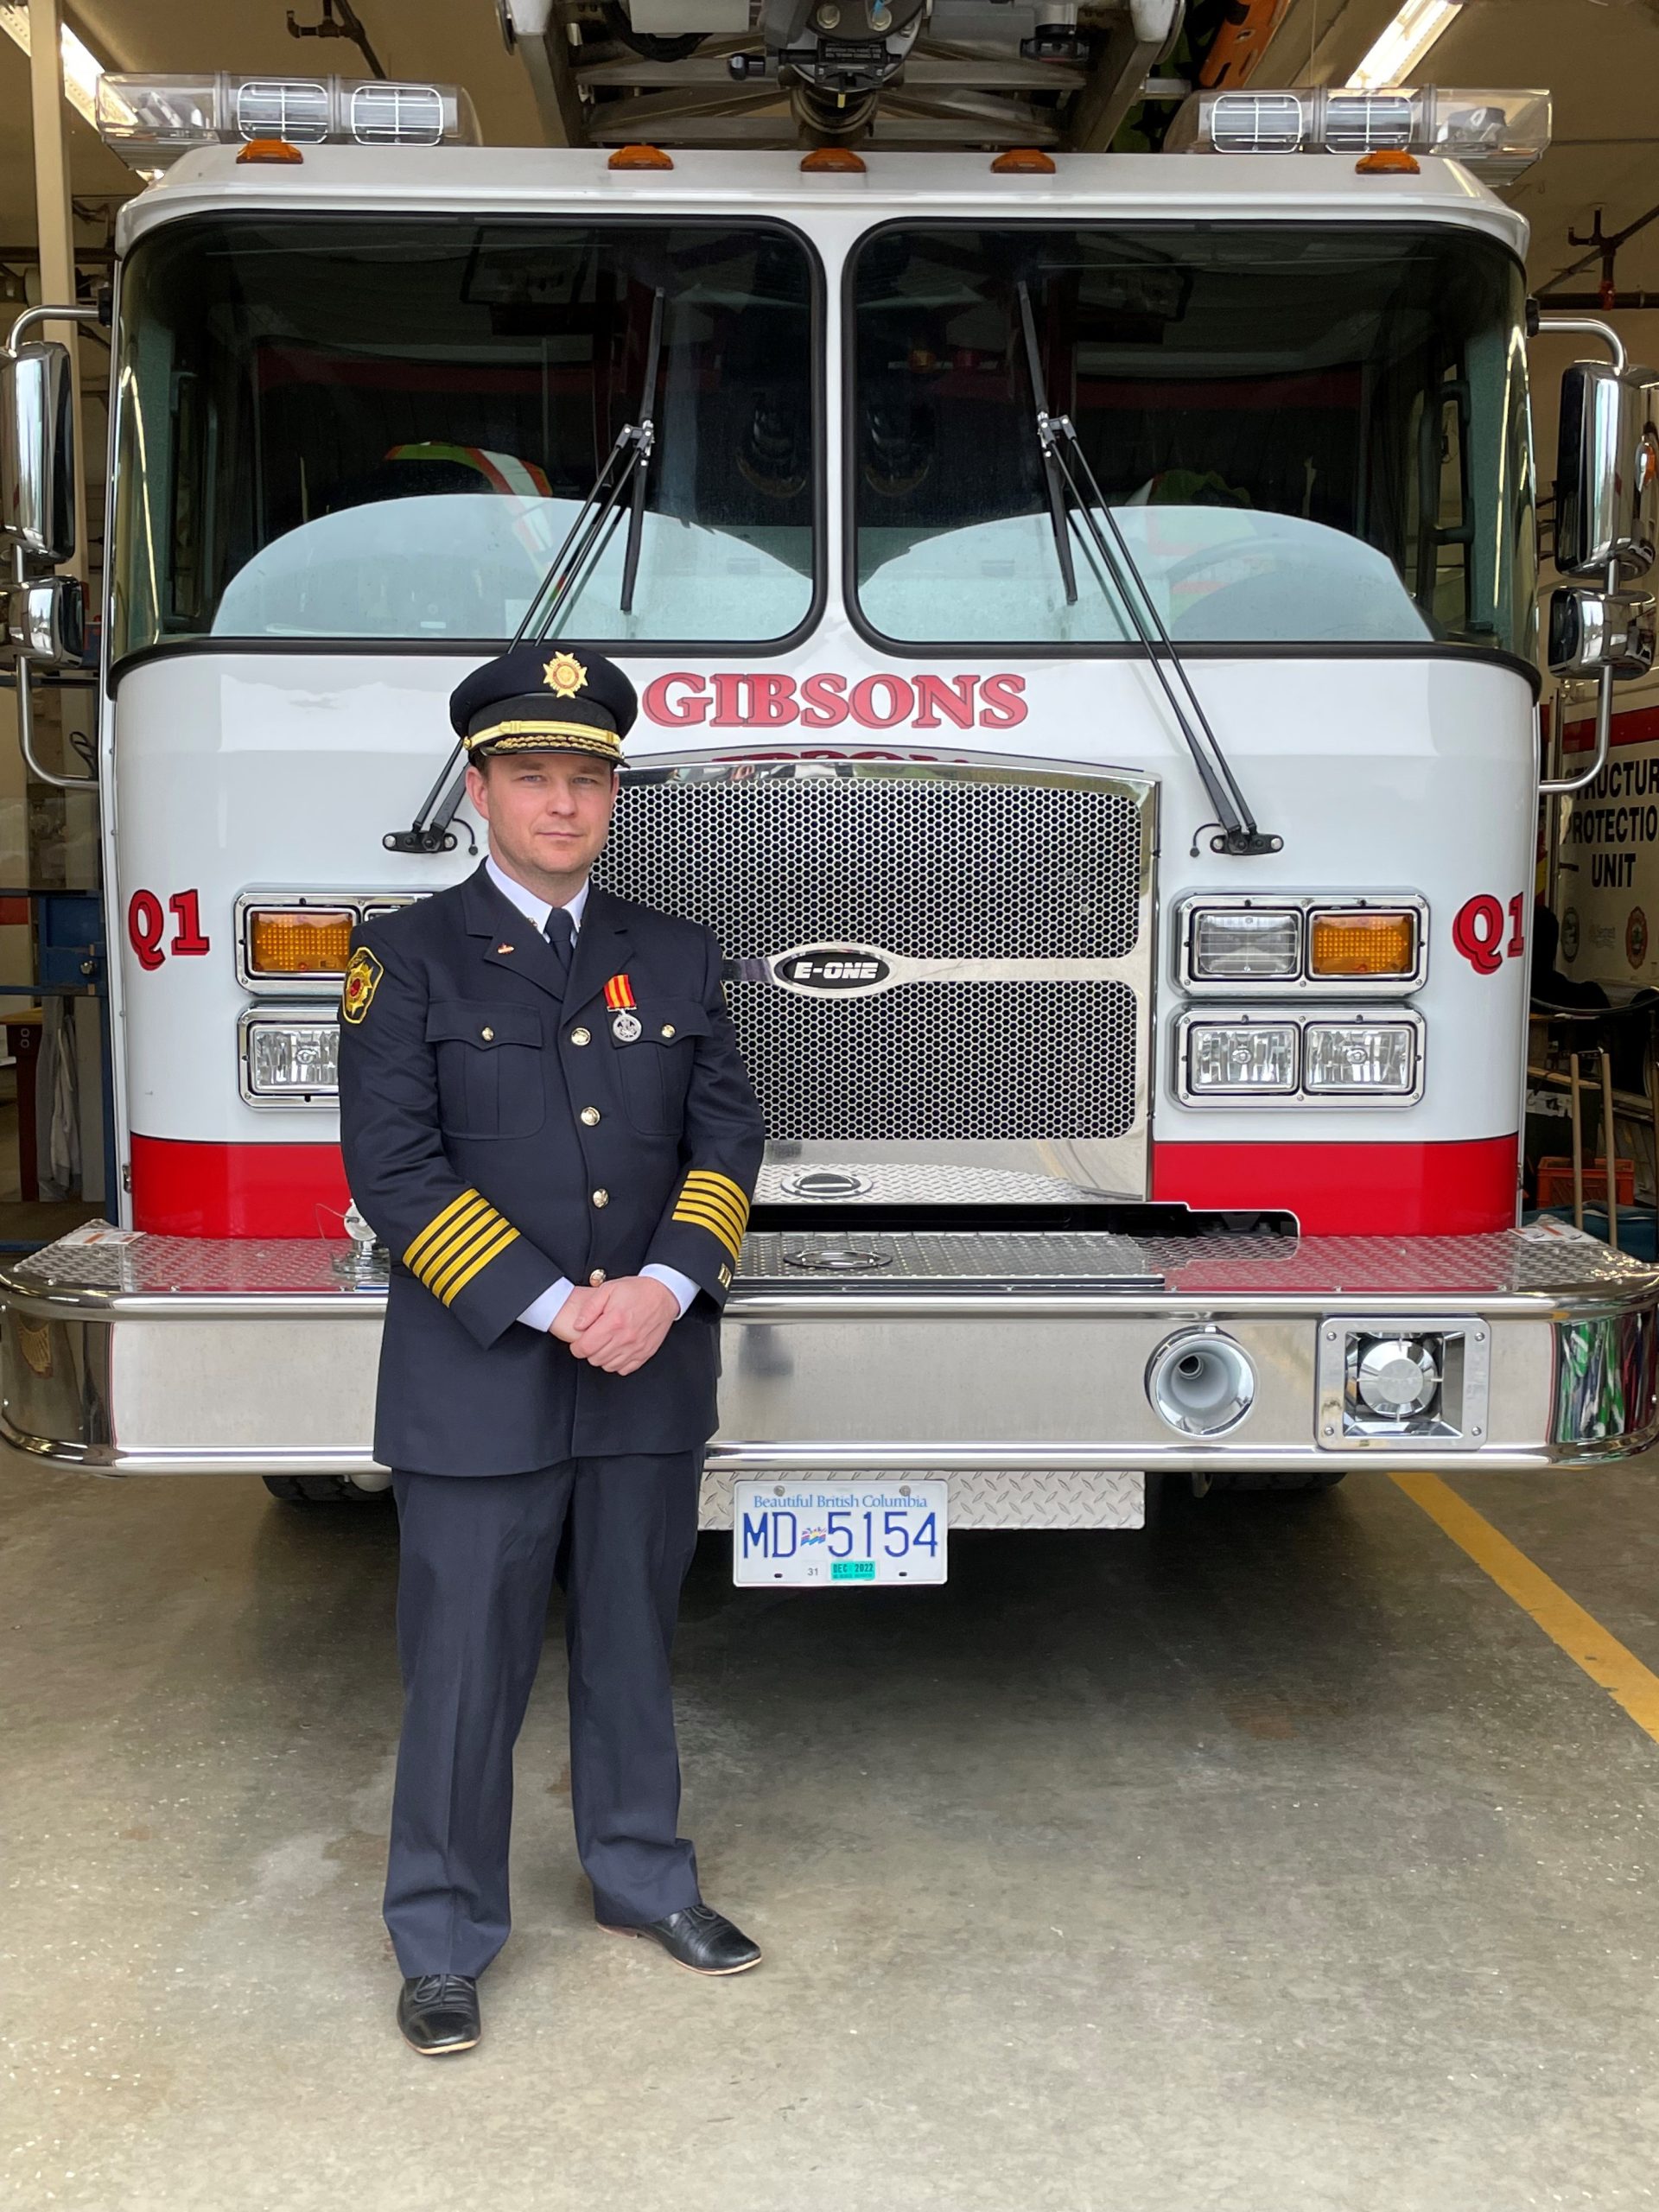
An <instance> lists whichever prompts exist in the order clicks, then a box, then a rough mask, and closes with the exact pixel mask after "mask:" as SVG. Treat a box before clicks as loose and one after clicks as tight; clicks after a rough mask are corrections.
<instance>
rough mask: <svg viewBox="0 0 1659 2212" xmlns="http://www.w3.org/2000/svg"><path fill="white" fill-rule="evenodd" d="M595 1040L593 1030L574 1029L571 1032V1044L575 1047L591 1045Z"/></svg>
mask: <svg viewBox="0 0 1659 2212" xmlns="http://www.w3.org/2000/svg"><path fill="white" fill-rule="evenodd" d="M593 1038H594V1033H593V1031H592V1030H591V1029H573V1030H572V1031H571V1032H570V1042H571V1043H572V1044H573V1045H590V1044H592V1042H593Z"/></svg>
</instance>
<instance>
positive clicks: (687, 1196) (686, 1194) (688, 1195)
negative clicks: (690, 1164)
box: [675, 1183, 749, 1236]
mask: <svg viewBox="0 0 1659 2212" xmlns="http://www.w3.org/2000/svg"><path fill="white" fill-rule="evenodd" d="M675 1204H676V1205H694V1206H702V1208H703V1209H704V1210H705V1211H707V1212H709V1213H711V1214H717V1215H718V1216H719V1217H721V1220H723V1221H724V1222H725V1223H726V1224H727V1225H728V1227H729V1228H730V1230H731V1231H732V1233H733V1235H734V1236H741V1235H742V1234H743V1231H744V1230H745V1229H746V1228H747V1226H748V1220H749V1210H748V1208H747V1205H738V1204H736V1203H735V1202H734V1200H732V1199H731V1198H728V1197H727V1196H726V1194H725V1192H723V1191H721V1192H715V1191H711V1190H709V1188H708V1187H707V1186H706V1185H703V1184H701V1183H687V1184H686V1185H684V1187H683V1189H682V1190H681V1192H680V1195H679V1197H678V1198H677V1199H676V1201H675Z"/></svg>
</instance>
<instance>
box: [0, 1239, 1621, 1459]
mask: <svg viewBox="0 0 1659 2212" xmlns="http://www.w3.org/2000/svg"><path fill="white" fill-rule="evenodd" d="M88 1234H91V1235H92V1236H97V1237H101V1238H102V1239H103V1240H105V1241H98V1242H85V1241H80V1240H82V1239H84V1238H85V1237H86V1236H88ZM0 1304H3V1337H0V1430H3V1433H4V1435H5V1438H6V1439H7V1440H8V1441H9V1442H10V1443H11V1444H12V1445H14V1446H16V1447H17V1448H18V1449H20V1450H22V1451H24V1452H30V1453H33V1454H35V1455H36V1456H38V1457H40V1458H41V1459H48V1460H51V1461H53V1462H55V1463H57V1464H60V1465H73V1466H78V1467H81V1468H85V1469H86V1470H88V1471H92V1472H95V1473H100V1474H182V1473H200V1474H258V1475H270V1474H300V1473H337V1474H345V1475H350V1476H353V1477H355V1478H358V1479H359V1480H361V1481H365V1482H366V1483H368V1484H371V1485H374V1484H378V1483H380V1482H382V1481H383V1480H384V1476H383V1474H382V1472H381V1471H379V1470H378V1469H377V1468H376V1466H375V1463H374V1461H373V1459H372V1457H371V1453H370V1437H371V1434H372V1427H373V1404H374V1389H375V1371H376V1364H377V1356H378V1345H379V1336H380V1327H381V1322H382V1318H383V1315H384V1313H385V1279H384V1275H383V1274H378V1272H377V1271H375V1270H369V1271H368V1272H366V1273H365V1271H364V1270H362V1269H361V1268H359V1266H358V1265H357V1264H356V1262H355V1259H354V1255H353V1251H352V1248H351V1247H350V1246H348V1245H346V1244H345V1243H325V1242H321V1241H317V1242H299V1241H295V1242H291V1243H289V1242H283V1243H235V1242H223V1243H215V1242H207V1241H199V1240H194V1239H188V1238H182V1237H167V1236H146V1235H142V1234H137V1233H133V1232H123V1231H118V1230H115V1231H111V1230H105V1229H101V1228H94V1230H92V1231H91V1232H87V1231H78V1232H76V1233H75V1234H74V1235H73V1236H70V1237H67V1238H65V1239H63V1240H62V1241H60V1243H57V1244H54V1245H49V1246H48V1248H47V1249H45V1250H44V1251H41V1252H38V1253H35V1254H33V1255H30V1256H29V1258H27V1259H25V1260H22V1261H20V1262H15V1263H13V1264H12V1265H10V1267H8V1268H5V1269H3V1270H0ZM1359 1317H1365V1320H1366V1323H1367V1325H1370V1324H1374V1323H1376V1322H1378V1321H1380V1322H1382V1323H1383V1324H1384V1325H1387V1324H1389V1323H1390V1322H1393V1323H1397V1324H1398V1325H1401V1326H1402V1327H1403V1326H1405V1325H1407V1324H1408V1323H1412V1324H1415V1325H1420V1326H1426V1327H1429V1328H1433V1327H1434V1326H1435V1325H1437V1324H1440V1325H1446V1326H1448V1327H1449V1326H1451V1325H1452V1324H1453V1323H1456V1324H1457V1325H1459V1327H1461V1328H1463V1329H1465V1331H1466V1332H1469V1334H1470V1335H1471V1338H1472V1337H1473V1336H1474V1335H1476V1334H1479V1337H1480V1342H1481V1345H1482V1351H1481V1359H1482V1361H1483V1362H1484V1366H1485V1370H1486V1372H1485V1376H1484V1418H1483V1419H1482V1420H1481V1421H1479V1422H1478V1425H1476V1424H1471V1428H1472V1429H1473V1431H1474V1433H1469V1434H1465V1435H1462V1436H1459V1437H1458V1438H1456V1439H1453V1440H1446V1439H1442V1438H1436V1437H1433V1436H1402V1437H1380V1438H1360V1437H1356V1436H1351V1435H1347V1434H1344V1431H1343V1425H1342V1422H1341V1421H1340V1420H1339V1419H1333V1417H1332V1415H1333V1407H1332V1395H1331V1393H1332V1377H1331V1370H1330V1361H1331V1353H1330V1350H1329V1347H1331V1346H1332V1345H1333V1344H1338V1343H1339V1342H1340V1341H1341V1336H1340V1332H1341V1330H1342V1327H1343V1325H1344V1323H1345V1322H1353V1321H1355V1320H1357V1319H1358V1318H1359ZM1191 1325H1202V1326H1208V1327H1211V1328H1214V1329H1217V1330H1219V1331H1221V1332H1224V1334H1225V1335H1226V1336H1227V1337H1229V1338H1231V1339H1232V1340H1233V1341H1234V1342H1235V1343H1236V1344H1238V1345H1239V1346H1240V1347H1241V1348H1242V1350H1243V1352H1244V1353H1245V1354H1246V1355H1247V1357H1248V1359H1249V1363H1250V1364H1251V1366H1252V1367H1253V1369H1254V1370H1255V1380H1256V1389H1255V1400H1254V1402H1253V1404H1252V1405H1251V1407H1250V1409H1249V1413H1248V1414H1246V1415H1245V1416H1244V1418H1243V1420H1242V1421H1239V1423H1238V1424H1237V1426H1236V1427H1235V1428H1233V1429H1232V1430H1230V1433H1227V1434H1226V1435H1224V1436H1222V1437H1218V1438H1216V1439H1214V1440H1202V1439H1197V1438H1193V1437H1190V1436H1185V1435H1182V1434H1180V1433H1177V1432H1176V1431H1174V1430H1173V1429H1172V1428H1171V1427H1169V1426H1168V1424H1167V1423H1166V1421H1165V1420H1164V1419H1163V1418H1162V1417H1161V1416H1160V1414H1159V1413H1158V1411H1157V1410H1156V1409H1155V1408H1154V1405H1153V1404H1152V1402H1151V1401H1150V1399H1149V1397H1148V1395H1147V1387H1146V1377H1147V1369H1148V1366H1149V1363H1151V1361H1152V1359H1153V1357H1154V1354H1155V1353H1156V1352H1157V1351H1159V1349H1160V1346H1162V1345H1163V1344H1166V1342H1167V1340H1168V1339H1169V1338H1170V1336H1171V1334H1172V1332H1174V1331H1176V1330H1178V1329H1181V1328H1184V1327H1187V1326H1191ZM722 1343H723V1351H724V1375H723V1378H722V1382H721V1428H720V1432H719V1434H718V1436H717V1437H716V1439H715V1442H714V1444H713V1446H711V1448H710V1452H709V1472H710V1474H711V1475H715V1476H719V1477H721V1478H729V1477H732V1476H735V1475H750V1474H770V1473H774V1472H776V1473H779V1474H780V1475H782V1474H797V1473H804V1472H809V1471H810V1472H819V1473H825V1474H829V1473H836V1472H848V1471H890V1472H894V1473H934V1472H944V1473H948V1474H951V1475H955V1476H959V1477H962V1478H973V1479H974V1481H975V1483H976V1485H980V1486H984V1485H987V1484H988V1494H995V1495H1003V1496H1006V1494H1007V1491H1006V1485H1005V1484H1003V1482H1002V1478H1010V1479H1013V1480H1014V1482H1015V1484H1016V1486H1019V1485H1020V1484H1021V1483H1023V1482H1024V1481H1025V1479H1026V1478H1032V1479H1033V1480H1034V1479H1036V1478H1042V1477H1044V1476H1047V1477H1050V1478H1053V1479H1054V1480H1056V1481H1058V1478H1059V1477H1061V1476H1062V1475H1070V1476H1080V1475H1090V1476H1096V1475H1100V1476H1103V1475H1108V1474H1112V1473H1116V1472H1121V1471H1136V1472H1141V1471H1154V1470H1159V1469H1171V1470H1175V1471H1195V1472H1204V1473H1209V1474H1211V1475H1214V1474H1216V1473H1217V1472H1220V1471H1239V1472H1246V1471H1250V1472H1266V1471H1294V1470H1296V1469H1298V1468H1306V1469H1308V1470H1310V1471H1311V1470H1313V1469H1314V1468H1325V1467H1358V1466H1363V1465H1372V1464H1376V1463H1377V1462H1379V1461H1380V1462H1382V1463H1383V1464H1384V1465H1410V1466H1414V1467H1421V1466H1424V1465H1446V1466H1448V1467H1451V1466H1456V1467H1459V1468H1462V1469H1465V1470H1466V1471H1473V1470H1474V1469H1476V1468H1477V1467H1484V1468H1490V1469H1493V1470H1496V1471H1515V1470H1521V1469H1529V1468H1544V1467H1554V1466H1563V1465H1581V1464H1584V1463H1586V1462H1587V1461H1593V1460H1600V1459H1620V1458H1624V1457H1626V1456H1628V1455H1629V1454H1630V1453H1632V1452H1638V1451H1641V1450H1642V1449H1643V1448H1644V1447H1645V1446H1647V1445H1648V1444H1649V1443H1650V1442H1652V1441H1653V1440H1655V1437H1656V1435H1659V1271H1656V1270H1655V1269H1653V1268H1644V1267H1642V1266H1639V1265H1637V1263H1636V1262H1632V1261H1630V1260H1629V1259H1626V1258H1624V1257H1623V1256H1622V1255H1618V1254H1617V1253H1613V1252H1610V1251H1609V1250H1608V1249H1606V1248H1605V1246H1603V1245H1601V1244H1599V1243H1595V1242H1594V1241H1593V1240H1592V1239H1589V1238H1582V1237H1577V1236H1572V1235H1571V1234H1568V1235H1567V1236H1550V1235H1543V1236H1535V1235H1534V1234H1533V1233H1532V1232H1529V1231H1526V1230H1521V1231H1516V1232H1506V1233H1503V1234H1499V1235H1492V1236H1471V1237H1446V1238H1434V1237H1410V1238H1389V1237H1307V1238H1303V1239H1300V1240H1297V1239H1294V1238H1288V1237H1281V1236H1267V1235H1263V1234H1261V1233H1255V1232H1251V1233H1241V1234H1224V1233H1205V1234H1203V1235H1198V1236H1185V1237H1159V1238H1133V1237H1129V1236H1120V1235H1113V1234H1109V1233H1105V1232H1094V1231H1090V1232H1088V1233H1079V1234H1073V1235H1049V1234H1035V1233H1033V1234H1028V1235H1014V1234H1007V1233H1003V1232H1000V1231H999V1232H995V1233H988V1234H983V1235H971V1234H964V1233H958V1232H949V1233H947V1232H934V1231H915V1232H906V1233H903V1234H889V1233H886V1232H879V1233H878V1232H870V1233H865V1232H861V1231H853V1232H849V1233H848V1234H845V1235H842V1234H839V1233H829V1232H822V1231H815V1232H810V1233H809V1232H801V1233H794V1232H788V1233H783V1234H779V1233H775V1232H766V1233H761V1234H757V1235H754V1236H751V1237H750V1238H749V1239H748V1241H747V1244H746V1245H745V1248H744V1254H743V1268H742V1271H741V1274H740V1277H739V1280H738V1282H737V1284H736V1286H735V1287H734V1292H733V1294H732V1297H731V1300H730V1303H729V1305H728V1308H727V1313H726V1319H725V1325H724V1332H723V1338H722ZM1322 1343H1323V1344H1325V1347H1326V1348H1327V1349H1326V1352H1325V1361H1324V1363H1323V1365H1322V1363H1321V1344H1322Z"/></svg>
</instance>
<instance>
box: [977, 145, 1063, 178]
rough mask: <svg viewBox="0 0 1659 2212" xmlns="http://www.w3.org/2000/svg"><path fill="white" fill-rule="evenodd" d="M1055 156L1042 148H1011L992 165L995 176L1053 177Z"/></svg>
mask: <svg viewBox="0 0 1659 2212" xmlns="http://www.w3.org/2000/svg"><path fill="white" fill-rule="evenodd" d="M1053 174H1054V156H1052V154H1046V153H1044V151H1043V149H1042V148H1041V147H1040V146H1010V147H1009V149H1008V150H1007V153H1006V154H999V155H998V156H997V157H996V159H995V161H994V162H992V163H991V175H993V176H1052V175H1053Z"/></svg>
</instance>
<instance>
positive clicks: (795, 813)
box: [597, 764, 1142, 1146]
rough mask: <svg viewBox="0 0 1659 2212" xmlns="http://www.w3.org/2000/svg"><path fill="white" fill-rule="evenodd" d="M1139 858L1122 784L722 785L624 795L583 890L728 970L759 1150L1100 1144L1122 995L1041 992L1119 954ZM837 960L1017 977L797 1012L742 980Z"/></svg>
mask: <svg viewBox="0 0 1659 2212" xmlns="http://www.w3.org/2000/svg"><path fill="white" fill-rule="evenodd" d="M1141 842H1142V819H1141V801H1140V798H1139V797H1138V796H1137V793H1136V792H1135V789H1134V788H1133V786H1127V785H1125V784H1124V783H1122V782H1117V783H1112V784H1106V783H1104V782H1103V783H1102V784H1101V785H1094V784H1092V783H1090V781H1089V780H1088V779H1082V778H1080V779H1077V780H1076V781H1072V782H1068V781H1065V780H1063V779H1055V780H1053V781H1044V780H1043V779H1041V777H1040V775H1039V774H1035V773H1033V775H1032V777H1031V778H1030V779H1022V778H1020V777H1009V778H1006V779H1001V780H999V779H997V778H996V777H995V775H992V774H987V775H985V776H983V777H980V776H976V775H975V774H973V773H972V772H966V773H964V772H963V771H961V770H960V769H957V770H951V769H931V768H928V769H924V768H910V767H903V766H883V767H881V768H880V769H876V768H864V767H861V766H860V767H852V768H849V769H847V770H843V771H842V772H829V773H824V772H813V771H811V770H807V771H805V772H802V771H799V770H796V771H793V772H791V769H790V768H788V767H787V766H783V765H782V764H776V765H774V764H766V765H759V764H757V768H755V769H749V768H747V767H746V766H744V765H743V764H733V765H731V766H723V767H722V768H721V769H717V770H716V771H715V772H712V773H708V772H698V771H696V770H695V769H692V770H690V771H689V772H669V773H668V774H666V775H662V774H658V773H655V772H652V771H649V770H647V771H645V772H644V773H643V774H641V775H640V776H639V778H638V779H625V785H624V791H623V795H622V798H621V799H620V804H619V805H618V808H617V815H616V821H615V824H614V826H613V831H612V836H611V840H610V842H609V844H608V846H607V849H606V852H605V855H604V858H603V861H602V862H601V867H600V868H599V870H598V871H597V873H598V875H599V879H600V880H601V881H602V882H603V883H604V884H605V885H606V886H607V888H609V889H610V890H612V891H614V892H616V893H618V894H619V895H620V896H621V897H623V898H629V899H640V900H643V901H644V902H645V904H646V905H648V906H657V907H660V908H663V909H665V910H666V911H667V912H670V913H676V914H683V915H686V916H688V917H690V918H693V919H695V920H697V921H700V922H702V923H704V924H705V925H707V926H708V927H709V928H710V929H712V930H713V931H714V932H715V936H716V937H717V938H719V940H720V943H721V948H722V950H724V951H725V953H726V955H727V957H728V960H731V961H734V962H741V963H746V968H745V972H744V973H743V975H742V977H741V980H734V981H732V982H728V986H727V996H728V1003H729V1004H730V1006H731V1009H732V1017H733V1020H734V1022H735V1024H736V1027H737V1034H738V1041H739V1043H740V1045H741V1047H742V1052H743V1057H744V1059H745V1062H746V1063H747V1067H748V1070H749V1073H750V1076H751V1077H752V1079H753V1083H754V1086H755V1089H756V1090H757V1091H758V1092H759V1094H760V1101H761V1103H762V1105H763V1107H764V1108H765V1110H766V1128H767V1131H768V1134H769V1135H770V1136H771V1137H772V1139H774V1140H775V1141H783V1142H790V1141H794V1142H797V1143H801V1144H805V1145H809V1146H810V1145H812V1144H815V1143H816V1144H836V1145H842V1146H845V1145H849V1144H861V1143H869V1142H872V1141H874V1142H881V1143H896V1144H901V1145H902V1144H906V1143H908V1144H913V1145H918V1146H921V1145H939V1144H944V1145H953V1144H954V1145H960V1144H963V1143H973V1142H982V1143H996V1142H1002V1143H1007V1142H1009V1141H1027V1142H1039V1141H1043V1140H1045V1139H1049V1140H1061V1139H1071V1140H1074V1141H1086V1140H1089V1139H1103V1140H1110V1139H1116V1138H1119V1137H1122V1136H1124V1135H1127V1134H1128V1132H1130V1131H1131V1130H1132V1129H1133V1128H1135V1121H1136V1113H1137V1100H1138V1098H1139V1096H1140V1087H1139V1084H1138V1083H1137V1071H1136V1067H1135V1052H1136V1039H1137V1034H1138V1032H1139V1027H1140V1022H1139V1014H1140V1009H1139V1007H1138V1004H1137V1001H1136V995H1135V988H1134V986H1133V983H1132V982H1130V981H1126V980H1123V978H1122V975H1121V974H1119V975H1096V976H1077V973H1076V972H1075V969H1074V971H1073V973H1072V974H1071V975H1069V976H1065V975H1056V976H1045V975H1043V973H1042V972H1041V970H1042V963H1045V962H1048V961H1061V960H1064V961H1067V962H1072V963H1079V962H1087V963H1096V962H1097V963H1101V964H1102V965H1103V966H1104V964H1105V963H1108V962H1115V961H1121V960H1123V959H1125V958H1126V957H1128V956H1129V955H1132V954H1134V953H1135V951H1136V950H1137V937H1138V931H1139V928H1140V921H1141ZM815 944H849V945H866V946H869V947H871V948H873V949H874V950H876V951H878V952H880V953H884V954H887V956H889V957H892V958H894V959H897V960H905V959H910V960H916V961H959V962H963V963H976V965H977V963H987V962H1006V963H1015V962H1017V963H1020V966H1021V968H1022V969H1023V970H1024V972H1023V973H1020V974H1013V975H998V974H995V973H989V974H985V973H975V972H974V971H973V969H969V973H968V974H966V975H963V974H960V973H958V974H956V975H947V976H939V977H938V978H937V979H935V978H932V977H928V976H917V977H909V978H906V979H905V980H903V981H901V982H899V983H898V984H897V985H896V987H895V988H890V989H888V990H887V991H884V992H880V993H876V994H873V995H868V996H863V995H858V994H855V993H850V992H836V993H835V994H833V995H831V994H825V995H823V996H816V997H815V996H813V995H810V994H809V993H803V992H799V991H794V990H785V989H782V988H779V987H777V986H775V985H773V984H772V983H769V982H766V981H764V980H761V979H760V977H759V976H757V975H756V972H755V969H756V966H757V964H758V963H759V962H760V961H761V960H764V959H766V958H771V957H776V956H777V955H778V954H779V953H782V952H786V951H789V950H792V949H794V948H797V947H800V946H810V945H815ZM1033 968H1034V969H1036V972H1035V973H1034V974H1033V972H1032V971H1033Z"/></svg>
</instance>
